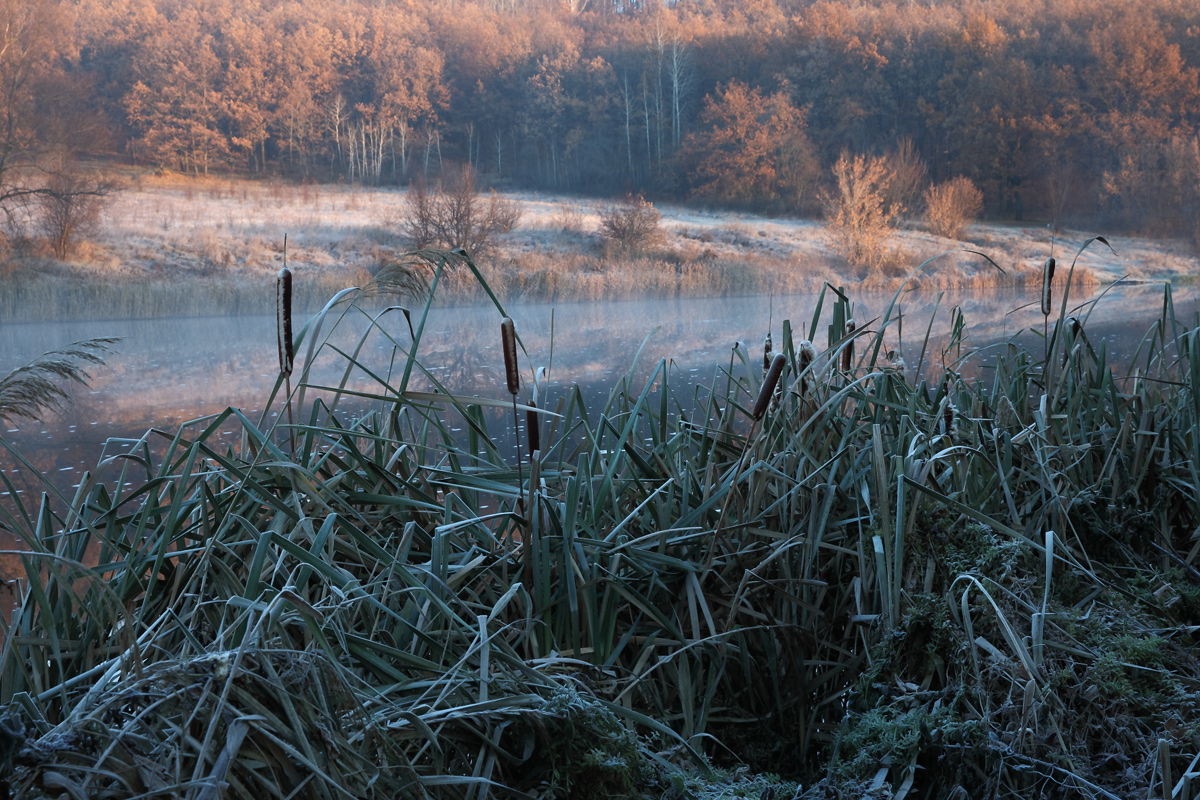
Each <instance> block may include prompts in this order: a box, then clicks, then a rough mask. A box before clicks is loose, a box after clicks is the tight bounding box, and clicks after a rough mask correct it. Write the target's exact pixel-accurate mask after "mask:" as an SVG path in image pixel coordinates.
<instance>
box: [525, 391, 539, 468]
mask: <svg viewBox="0 0 1200 800" xmlns="http://www.w3.org/2000/svg"><path fill="white" fill-rule="evenodd" d="M529 405H530V406H532V407H533V408H537V401H536V400H532V401H530V403H529ZM533 408H527V409H525V431H526V434H527V435H528V437H529V452H530V454H531V455H532V454H533V453H536V452H537V451H538V450H541V449H542V430H541V423H540V422H539V421H538V413H537V412H536V411H534V410H533Z"/></svg>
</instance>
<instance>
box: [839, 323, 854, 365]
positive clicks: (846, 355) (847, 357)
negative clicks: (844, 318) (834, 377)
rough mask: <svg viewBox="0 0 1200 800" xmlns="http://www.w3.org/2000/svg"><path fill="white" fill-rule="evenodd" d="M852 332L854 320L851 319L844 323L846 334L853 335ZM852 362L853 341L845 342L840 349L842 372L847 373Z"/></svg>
mask: <svg viewBox="0 0 1200 800" xmlns="http://www.w3.org/2000/svg"><path fill="white" fill-rule="evenodd" d="M854 330H855V327H854V320H853V319H851V320H850V321H849V322H847V323H846V333H847V334H852V333H854ZM853 361H854V340H853V339H851V340H850V341H848V342H846V344H845V346H844V347H842V372H849V371H850V365H851V364H852V363H853Z"/></svg>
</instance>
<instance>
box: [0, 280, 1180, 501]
mask: <svg viewBox="0 0 1200 800" xmlns="http://www.w3.org/2000/svg"><path fill="white" fill-rule="evenodd" d="M1099 292H1100V290H1095V291H1093V290H1088V291H1085V292H1079V293H1078V302H1079V303H1083V302H1086V301H1088V300H1090V299H1091V298H1093V297H1094V296H1096V295H1097V294H1099ZM848 294H849V296H850V299H851V301H852V303H853V306H852V309H853V316H854V317H855V319H856V321H857V322H858V325H859V327H860V328H861V327H862V326H863V325H865V324H870V323H871V321H872V320H874V319H876V318H877V317H878V316H879V315H881V314H882V313H883V312H884V310H885V309H886V308H887V306H888V305H889V304H890V303H891V302H892V299H893V295H892V294H890V293H888V294H868V295H861V296H859V295H855V294H854V293H853V288H852V287H848ZM1198 294H1200V293H1198V292H1197V291H1196V288H1195V287H1190V286H1189V287H1184V288H1179V289H1177V290H1176V292H1175V308H1176V314H1177V316H1178V317H1179V318H1180V319H1181V320H1183V321H1185V322H1189V323H1191V322H1192V320H1193V318H1194V317H1195V315H1196V313H1197V296H1198ZM1056 297H1061V295H1058V294H1057V292H1056ZM834 301H835V296H834V294H833V293H832V292H829V293H827V294H826V296H825V300H824V305H823V308H822V313H821V319H820V320H819V322H818V323H817V324H816V325H815V327H814V326H813V323H812V321H813V315H814V313H815V311H816V307H817V296H816V295H815V294H813V295H786V296H779V297H774V298H768V297H737V298H716V299H696V298H691V299H686V298H685V299H676V300H665V301H664V300H638V301H621V302H604V303H588V304H559V305H557V306H554V305H550V304H541V303H537V304H523V303H521V302H519V301H514V302H512V303H510V304H509V305H507V306H506V311H507V312H508V313H509V315H510V316H512V317H513V319H514V321H515V322H516V327H517V333H518V336H519V337H520V339H521V343H522V344H523V346H524V347H523V349H524V352H523V353H522V354H521V361H522V395H521V398H520V399H521V400H522V401H523V402H524V401H527V400H528V399H529V397H530V386H531V383H532V376H533V373H534V371H535V370H537V369H538V368H539V367H546V368H547V369H548V370H549V373H548V380H547V381H545V382H544V384H543V396H542V398H541V402H540V405H542V407H551V408H552V407H553V404H554V403H555V402H557V399H558V398H559V397H561V396H562V395H563V394H564V392H565V391H567V390H568V389H570V387H571V386H572V384H579V386H580V387H581V390H582V391H583V394H584V397H585V398H587V399H588V402H589V404H590V403H591V402H593V398H594V401H595V402H596V403H597V404H600V403H602V402H603V398H605V397H607V395H608V392H609V391H610V389H611V388H612V386H613V385H614V384H615V383H616V381H617V380H618V378H619V377H620V376H624V375H631V376H632V384H631V386H630V390H631V391H640V389H641V388H642V387H643V386H644V384H645V381H646V380H647V378H648V377H649V376H650V375H651V373H652V372H653V370H654V369H655V368H656V366H657V365H658V363H659V362H660V360H665V361H666V362H667V364H668V368H669V375H670V380H671V382H672V385H673V386H675V387H676V388H680V387H684V386H686V384H693V385H695V386H698V387H701V389H700V391H701V393H702V396H703V395H705V394H706V391H707V390H706V388H704V387H708V386H710V385H711V384H712V382H713V380H714V378H715V377H717V376H720V377H721V378H722V379H724V377H725V372H726V371H727V370H728V368H729V366H730V364H731V363H732V364H733V370H732V374H733V377H734V378H735V379H736V378H744V377H746V366H745V364H744V363H743V361H742V360H741V359H737V358H734V354H733V348H734V346H735V345H736V344H737V343H738V342H741V343H743V345H744V346H745V348H746V350H747V351H748V355H749V357H748V359H747V360H748V362H749V364H750V365H751V367H752V368H755V367H756V365H757V364H759V363H761V355H762V341H763V337H764V336H765V334H766V333H767V332H768V330H769V331H771V333H772V335H773V338H774V340H775V347H776V349H781V344H782V327H783V321H784V320H790V321H791V325H792V329H793V337H794V340H795V341H796V342H797V343H798V342H799V341H800V340H801V339H805V338H810V337H811V338H812V339H813V341H814V343H815V344H816V346H817V349H818V351H820V350H823V349H824V348H825V346H826V343H827V338H828V333H827V330H826V326H827V325H828V323H829V321H830V318H831V314H832V309H833V304H834ZM1037 301H1038V299H1037V297H1036V296H1034V295H1033V294H1032V293H1030V292H1028V291H1019V290H986V291H980V290H959V291H947V292H946V293H944V295H943V296H942V297H941V299H940V302H939V299H938V294H937V293H933V294H928V293H924V294H912V293H910V294H906V295H904V296H902V297H901V300H900V303H899V305H898V308H899V311H900V313H899V315H898V316H899V319H898V321H896V322H894V323H892V324H891V325H889V327H888V329H887V346H888V348H889V349H894V350H895V351H896V353H897V354H898V355H899V356H900V357H903V358H904V360H905V363H906V364H907V366H908V369H909V374H910V378H911V377H912V376H913V374H914V370H915V369H916V367H917V363H918V360H919V355H920V352H921V349H922V345H923V343H924V340H925V338H926V333H927V330H928V334H929V346H928V348H927V350H928V352H927V354H926V356H925V361H924V365H925V366H926V367H928V368H931V369H933V370H935V371H936V370H939V369H941V368H942V367H943V366H953V367H954V368H955V369H957V370H958V371H960V372H963V373H964V374H968V375H979V376H985V375H986V369H987V365H988V363H989V362H990V361H991V360H993V355H992V352H993V351H994V348H993V347H991V346H992V345H995V344H996V343H1000V342H1004V341H1007V340H1009V339H1010V338H1011V337H1013V336H1014V335H1015V334H1017V333H1018V332H1020V331H1022V330H1025V331H1026V333H1025V334H1023V336H1024V339H1023V341H1025V342H1026V343H1027V344H1028V346H1029V347H1030V348H1031V350H1032V351H1033V352H1034V353H1037V352H1040V350H1041V347H1042V345H1041V340H1040V339H1039V338H1038V335H1037V334H1033V333H1030V332H1029V331H1030V330H1034V331H1037V332H1039V333H1040V331H1041V330H1042V323H1043V318H1042V315H1041V313H1040V310H1039V308H1038V302H1037ZM1162 303H1163V288H1162V286H1161V285H1124V286H1116V287H1113V288H1112V289H1111V290H1109V292H1108V294H1107V295H1106V296H1105V297H1104V298H1103V299H1102V300H1101V301H1100V302H1099V303H1098V304H1097V305H1096V306H1095V309H1094V311H1093V313H1092V315H1091V318H1090V319H1089V320H1088V323H1087V333H1088V337H1089V340H1090V341H1091V342H1093V344H1094V345H1098V344H1099V342H1100V340H1101V339H1103V340H1105V341H1106V342H1107V347H1108V353H1109V358H1110V360H1111V361H1112V362H1114V363H1115V364H1116V365H1117V366H1118V367H1121V365H1122V364H1123V360H1126V361H1127V359H1129V358H1130V357H1131V355H1132V354H1133V352H1134V351H1135V349H1136V347H1137V344H1138V342H1139V341H1141V339H1142V337H1143V335H1144V334H1145V333H1146V330H1147V328H1148V327H1149V326H1150V325H1151V324H1152V322H1153V320H1154V319H1156V318H1157V317H1158V316H1159V315H1160V313H1161V311H1162ZM1069 305H1070V308H1074V307H1075V306H1076V302H1074V301H1072V302H1071V303H1070V304H1069ZM935 307H936V309H937V312H936V316H934V317H933V325H932V327H930V318H931V315H932V314H933V313H934V310H935ZM954 307H959V308H961V309H962V311H963V314H964V316H965V319H966V323H967V333H968V339H967V342H966V346H965V347H963V348H962V349H961V351H960V350H955V351H952V352H946V353H943V349H944V348H945V346H946V342H947V341H948V340H949V334H950V324H951V314H950V311H951V309H952V308H954ZM1055 308H1056V312H1055V315H1057V308H1058V302H1057V300H1056V302H1055ZM1070 308H1069V312H1070ZM1070 313H1075V314H1076V315H1077V316H1080V317H1082V316H1083V314H1084V313H1086V309H1083V310H1082V311H1078V312H1070ZM376 315H379V310H378V309H376V310H373V311H369V312H363V311H358V310H351V311H349V313H347V314H346V315H345V316H344V317H343V318H341V319H340V321H339V320H338V319H337V317H336V316H332V315H331V316H330V317H329V318H327V320H326V324H325V327H324V330H323V331H322V333H321V336H320V337H319V339H318V341H324V340H326V338H328V343H327V344H325V345H324V346H323V347H322V349H321V350H320V351H319V352H317V353H316V355H315V357H314V358H313V362H312V364H313V366H312V369H311V372H310V373H309V376H308V382H309V383H310V384H311V385H313V386H337V385H338V384H339V383H340V382H341V381H342V380H343V378H345V379H346V380H347V386H348V388H350V389H352V390H355V391H361V392H366V393H372V394H383V393H385V392H386V390H385V388H384V387H383V386H382V385H381V381H387V382H389V383H390V384H392V385H395V384H396V383H397V382H398V380H399V374H400V372H401V371H402V369H403V363H404V358H405V351H407V349H408V348H409V347H410V345H411V337H410V334H409V326H408V322H407V321H406V319H405V316H404V314H403V313H401V312H400V311H399V310H392V311H389V312H387V313H384V314H382V315H379V316H378V322H377V324H376V328H375V329H374V330H373V331H372V332H371V333H370V334H369V336H368V338H367V339H366V342H365V344H364V346H363V348H362V350H361V352H360V353H359V357H358V360H359V363H360V364H361V366H360V367H355V368H353V369H351V370H350V372H349V374H348V376H347V372H346V367H347V360H346V358H345V357H343V356H341V355H339V354H338V353H337V352H335V350H334V348H338V349H340V350H342V351H343V352H346V353H349V352H352V351H353V350H354V348H355V347H356V346H357V345H358V343H359V340H360V337H362V335H363V333H364V331H367V330H369V329H370V328H371V325H372V323H371V319H372V318H374V317H376ZM500 318H501V315H500V313H499V312H498V311H497V310H496V309H495V308H494V307H492V306H490V305H489V306H477V307H469V308H435V309H432V310H431V311H430V314H429V318H428V320H427V321H426V323H425V328H424V334H423V337H422V342H421V346H420V348H419V361H420V363H421V365H422V366H423V367H424V368H425V370H427V374H424V375H422V374H418V373H414V377H413V379H412V381H411V382H410V386H409V388H410V389H419V390H424V391H432V390H435V389H436V390H439V391H441V390H444V391H448V392H450V393H453V394H462V395H467V396H472V395H479V396H481V397H491V398H496V399H502V400H507V399H508V397H509V395H508V393H507V391H506V389H505V380H504V370H503V358H502V355H501V349H500V336H499V325H500ZM302 322H303V320H300V319H298V320H297V321H296V324H297V330H299V327H300V325H301V324H302ZM335 322H336V325H335ZM419 322H420V308H415V309H413V310H412V324H413V325H414V326H417V325H418V324H419ZM877 325H878V323H875V324H873V325H871V327H872V328H876V327H877ZM4 333H5V335H4V337H3V342H2V344H0V374H7V372H8V371H10V370H12V369H14V368H16V367H18V366H20V365H22V364H24V363H27V362H28V361H30V360H32V359H34V358H36V357H37V356H39V355H40V354H42V353H44V352H46V351H48V350H51V349H54V348H56V347H61V346H62V345H64V344H67V343H69V342H73V341H78V340H80V339H85V338H89V337H97V336H119V337H121V338H122V341H121V342H120V343H119V344H117V345H116V347H115V352H114V353H112V354H111V355H110V357H109V358H108V363H107V364H106V365H104V366H100V367H96V368H94V369H92V370H91V373H92V382H91V386H90V387H87V388H84V387H69V391H70V393H71V396H72V398H73V403H72V404H70V405H68V406H66V407H64V408H63V410H62V411H61V413H58V414H54V413H51V414H49V415H48V416H47V418H46V420H45V421H43V422H31V421H26V420H11V421H9V422H7V423H6V424H5V426H4V430H3V431H2V432H0V435H3V436H4V438H5V439H7V440H8V441H9V442H11V443H13V444H14V445H15V446H16V447H17V448H18V449H19V450H20V452H21V453H22V454H23V456H24V457H26V458H27V459H29V461H30V462H31V463H32V464H33V465H34V466H35V467H36V468H37V469H39V470H41V471H42V472H43V473H45V474H47V475H48V476H50V478H51V480H52V481H53V482H54V483H55V485H56V486H58V487H59V488H60V490H61V491H62V492H64V493H65V494H66V495H67V496H68V497H69V496H70V495H71V493H72V488H73V487H75V486H77V485H78V484H79V482H80V477H81V476H82V474H83V472H84V470H93V471H94V470H95V468H96V464H97V462H98V460H99V459H100V458H101V457H102V456H111V455H114V454H116V453H121V452H126V451H127V450H128V449H129V445H128V444H127V443H125V444H123V443H120V442H117V441H113V440H115V439H137V438H139V437H141V436H142V434H143V433H144V432H145V431H146V430H147V429H149V428H158V429H160V430H162V431H164V432H165V433H166V434H174V433H175V432H176V431H178V429H179V427H180V425H182V424H184V423H186V422H188V421H191V420H196V419H197V418H201V417H204V416H205V415H211V414H216V413H219V412H221V411H223V410H224V409H226V408H227V407H229V406H234V407H237V408H240V409H242V410H243V411H244V412H245V413H246V415H247V417H248V418H250V419H252V420H258V419H260V418H262V419H264V424H265V425H267V426H269V425H271V424H272V423H273V422H274V421H275V420H276V419H277V415H278V414H279V413H280V410H281V409H282V404H281V402H280V401H279V400H277V401H276V403H275V405H274V407H272V408H270V409H267V408H266V407H265V405H266V403H267V400H268V398H269V397H270V394H271V391H272V388H273V386H274V384H275V382H276V380H277V379H278V362H277V354H276V344H275V318H274V316H273V315H269V314H264V315H261V316H252V317H237V318H228V317H195V318H187V319H152V320H132V321H131V320H123V321H122V320H117V321H87V322H48V323H37V324H15V325H8V326H5V332H4ZM310 338H311V337H310ZM296 350H297V359H296V371H295V373H294V376H293V388H294V387H295V381H297V380H298V379H299V376H300V374H301V372H302V371H303V369H304V365H305V359H306V354H307V353H308V341H307V340H305V341H303V342H301V343H299V344H298V345H297V348H296ZM318 394H319V390H312V389H310V390H309V392H308V397H310V398H311V397H314V396H316V395H318ZM692 394H693V393H692V391H691V390H688V391H687V392H685V393H684V396H692ZM345 409H346V411H347V412H348V413H349V414H351V415H352V414H354V413H362V412H363V411H366V410H368V409H367V408H366V407H365V406H364V404H361V403H360V404H358V405H348V406H345ZM445 413H447V414H448V415H450V414H455V413H456V412H454V411H453V410H452V409H451V410H448V411H446V412H445ZM451 427H456V426H455V425H454V423H453V421H452V420H451ZM224 435H225V436H228V437H229V440H230V443H231V444H233V443H234V441H235V438H236V431H235V430H234V428H233V426H230V427H229V429H228V432H227V433H224ZM163 441H165V439H164V440H163ZM0 469H3V470H4V472H5V474H6V476H7V477H8V479H9V480H10V481H11V482H12V484H13V486H14V488H16V489H17V490H18V491H21V492H25V493H29V494H34V493H38V492H40V491H41V488H40V487H39V485H38V484H37V483H36V481H34V480H33V477H34V476H32V475H30V474H27V473H29V470H28V469H26V468H24V467H23V466H22V465H21V464H20V463H18V462H17V461H16V460H15V458H14V457H13V455H12V454H11V453H10V452H8V451H7V449H2V448H0ZM4 494H5V495H8V492H7V491H5V492H4ZM8 499H9V498H8V497H0V501H7V500H8ZM25 499H26V502H29V501H30V500H31V499H32V498H25Z"/></svg>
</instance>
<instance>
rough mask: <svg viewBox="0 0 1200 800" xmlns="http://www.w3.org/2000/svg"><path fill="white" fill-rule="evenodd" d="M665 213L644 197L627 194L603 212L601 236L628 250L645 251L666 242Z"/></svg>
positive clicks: (601, 214) (601, 216)
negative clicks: (663, 214)
mask: <svg viewBox="0 0 1200 800" xmlns="http://www.w3.org/2000/svg"><path fill="white" fill-rule="evenodd" d="M661 221H662V214H660V213H659V212H658V209H656V208H655V207H654V204H653V203H651V202H650V201H648V200H647V199H646V198H644V197H642V196H641V195H640V194H639V195H637V196H634V195H626V196H625V199H624V200H622V201H621V202H619V203H615V204H613V205H610V206H609V207H608V208H606V209H604V210H603V211H601V212H600V235H601V236H603V237H604V238H605V239H607V240H608V241H609V242H611V243H612V244H613V245H614V246H616V247H618V248H619V249H621V250H625V251H630V252H632V251H638V250H644V249H646V248H647V247H652V246H654V245H656V244H660V243H661V242H662V241H663V231H662V229H661V228H660V227H659V222H661Z"/></svg>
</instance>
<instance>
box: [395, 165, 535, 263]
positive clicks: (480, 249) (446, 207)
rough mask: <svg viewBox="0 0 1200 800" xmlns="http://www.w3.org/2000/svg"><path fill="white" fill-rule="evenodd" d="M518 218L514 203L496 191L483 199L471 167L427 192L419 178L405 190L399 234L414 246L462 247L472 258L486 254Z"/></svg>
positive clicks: (518, 213) (519, 217)
mask: <svg viewBox="0 0 1200 800" xmlns="http://www.w3.org/2000/svg"><path fill="white" fill-rule="evenodd" d="M520 221H521V211H520V209H519V208H518V207H517V204H516V203H515V202H513V201H512V200H509V199H508V198H506V197H502V196H500V195H498V194H497V193H496V192H495V191H492V192H490V193H489V194H488V196H487V199H486V201H485V200H484V198H483V197H482V196H481V195H480V193H479V191H478V190H477V189H476V187H475V172H474V170H472V169H471V168H470V167H463V169H462V171H461V172H460V173H459V174H458V175H457V176H456V177H455V178H453V179H452V180H451V181H450V182H449V183H448V184H443V185H441V186H439V187H438V188H437V189H436V190H434V191H430V190H429V188H428V187H427V186H426V185H425V183H424V181H418V182H417V183H416V184H414V185H413V186H412V187H411V188H410V189H409V191H408V197H407V198H406V201H405V209H404V213H403V217H402V219H401V222H400V229H401V233H402V234H403V235H404V236H405V238H407V239H408V240H409V241H410V242H411V244H412V246H413V247H416V248H425V247H444V248H447V249H451V250H452V249H455V248H458V247H461V248H462V249H464V250H466V251H467V253H469V254H470V256H471V257H472V258H474V259H477V260H478V259H480V258H483V257H485V256H487V255H489V254H490V253H491V252H492V251H493V250H494V249H495V247H496V241H497V238H498V237H499V236H500V234H503V233H508V232H509V231H511V230H512V229H513V228H515V227H516V226H517V223H519V222H520Z"/></svg>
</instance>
